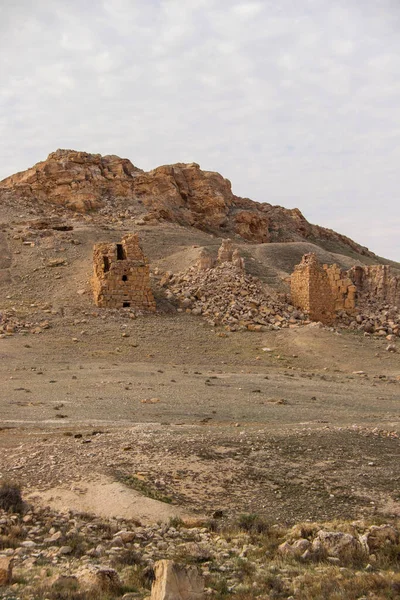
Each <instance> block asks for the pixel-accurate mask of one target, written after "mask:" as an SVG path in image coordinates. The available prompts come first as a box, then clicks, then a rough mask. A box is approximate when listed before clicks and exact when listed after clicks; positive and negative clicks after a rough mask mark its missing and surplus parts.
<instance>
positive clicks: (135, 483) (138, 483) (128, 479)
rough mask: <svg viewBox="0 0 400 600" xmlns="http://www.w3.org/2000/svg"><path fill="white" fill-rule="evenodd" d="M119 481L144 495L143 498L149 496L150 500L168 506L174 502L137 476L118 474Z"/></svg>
mask: <svg viewBox="0 0 400 600" xmlns="http://www.w3.org/2000/svg"><path fill="white" fill-rule="evenodd" d="M115 475H116V479H117V481H120V482H121V483H123V484H125V485H126V486H128V487H130V488H132V489H134V490H136V491H137V492H140V493H141V494H143V496H147V497H148V498H153V500H158V501H159V502H165V503H166V504H172V503H173V500H172V498H171V497H170V496H167V495H166V494H164V493H162V492H160V491H159V490H157V488H156V487H154V486H153V485H151V483H149V482H148V481H145V480H144V479H139V477H136V475H126V474H125V473H119V472H118V473H116V474H115Z"/></svg>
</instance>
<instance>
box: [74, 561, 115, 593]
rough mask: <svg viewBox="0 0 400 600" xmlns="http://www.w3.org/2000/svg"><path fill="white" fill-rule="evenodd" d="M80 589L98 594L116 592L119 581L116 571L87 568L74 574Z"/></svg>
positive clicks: (102, 568) (106, 568)
mask: <svg viewBox="0 0 400 600" xmlns="http://www.w3.org/2000/svg"><path fill="white" fill-rule="evenodd" d="M76 577H77V579H78V581H79V584H80V585H81V586H82V588H84V589H87V590H90V591H99V592H108V593H112V592H118V591H119V590H120V589H121V581H120V578H119V575H118V573H117V571H115V570H114V569H110V568H108V567H87V568H84V569H82V570H81V571H80V572H79V573H77V574H76Z"/></svg>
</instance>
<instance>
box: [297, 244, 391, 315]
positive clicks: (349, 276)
mask: <svg viewBox="0 0 400 600" xmlns="http://www.w3.org/2000/svg"><path fill="white" fill-rule="evenodd" d="M291 301H292V303H293V304H294V305H295V306H296V307H298V308H300V309H302V310H304V311H306V312H308V313H309V315H310V318H311V319H312V320H314V321H321V322H322V323H326V324H330V323H332V322H333V321H334V319H335V317H336V313H337V312H339V311H343V310H344V311H346V312H347V313H350V314H351V313H352V312H354V311H355V309H356V308H357V307H359V306H361V305H365V304H371V303H374V304H380V305H384V304H390V305H392V306H395V305H397V306H400V278H399V277H397V276H396V275H393V274H392V273H391V271H390V267H389V266H387V265H372V266H355V267H352V268H351V269H350V270H349V271H342V270H341V269H340V267H339V266H338V265H336V264H334V265H330V266H329V265H321V264H320V263H319V262H318V259H317V257H316V255H315V254H313V253H311V254H305V255H304V256H303V258H302V260H301V263H300V264H299V265H297V266H296V267H295V270H294V272H293V274H292V276H291Z"/></svg>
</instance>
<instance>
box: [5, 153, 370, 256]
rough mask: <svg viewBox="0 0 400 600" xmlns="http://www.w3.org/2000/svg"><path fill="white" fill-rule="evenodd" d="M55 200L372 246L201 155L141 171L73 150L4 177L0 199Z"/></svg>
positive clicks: (89, 208)
mask: <svg viewBox="0 0 400 600" xmlns="http://www.w3.org/2000/svg"><path fill="white" fill-rule="evenodd" d="M6 198H12V199H13V200H14V201H17V202H21V203H23V202H25V201H28V202H29V201H34V202H35V205H36V206H37V205H38V204H42V203H50V204H52V205H53V206H62V207H64V208H67V209H71V210H73V211H78V212H81V213H96V212H100V213H101V214H105V215H107V214H109V215H111V214H113V212H114V213H115V211H117V210H118V211H121V210H122V211H128V212H130V214H133V213H134V214H135V215H136V216H138V217H141V218H142V219H144V220H145V221H146V222H152V221H160V220H164V221H170V222H173V223H178V224H180V225H185V226H193V227H196V228H198V229H201V230H203V231H206V232H210V233H216V234H217V235H222V236H223V235H229V236H231V237H237V238H238V239H240V238H241V239H242V240H246V241H249V242H252V243H256V244H258V243H265V242H304V241H307V242H312V243H314V244H316V245H318V246H320V247H322V248H325V249H326V250H329V251H332V252H340V253H342V254H358V255H362V256H366V257H372V256H374V254H373V253H372V252H370V251H369V250H368V249H367V248H364V247H362V246H360V245H359V244H357V243H355V242H353V241H352V240H350V239H349V238H347V237H345V236H343V235H340V234H338V233H336V232H334V231H332V230H330V229H325V228H323V227H319V226H317V225H311V224H310V223H309V222H308V221H307V220H306V219H305V218H304V216H303V215H302V213H301V212H300V210H299V209H297V208H295V209H286V208H283V207H280V206H273V205H271V204H268V203H258V202H254V201H252V200H250V199H248V198H240V197H238V196H235V195H234V194H233V192H232V189H231V183H230V181H228V179H225V178H224V177H222V175H220V174H219V173H214V172H211V171H203V170H201V169H200V167H199V165H198V164H196V163H191V164H183V163H178V164H174V165H165V166H161V167H158V168H156V169H154V170H152V171H148V172H145V171H142V170H141V169H139V168H137V167H135V166H134V165H133V164H132V163H131V162H130V161H129V160H128V159H124V158H119V157H118V156H101V155H100V154H88V153H86V152H76V151H74V150H57V151H56V152H52V153H51V154H49V156H48V158H47V159H46V160H45V161H43V162H39V163H37V164H36V165H34V166H33V167H32V168H30V169H28V170H27V171H23V172H21V173H17V174H15V175H12V176H10V177H8V178H6V179H4V180H3V181H1V182H0V202H2V201H3V202H4V201H5V199H6Z"/></svg>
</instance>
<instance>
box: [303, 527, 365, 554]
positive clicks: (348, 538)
mask: <svg viewBox="0 0 400 600" xmlns="http://www.w3.org/2000/svg"><path fill="white" fill-rule="evenodd" d="M311 549H312V552H313V553H314V554H316V555H326V556H333V557H335V558H339V559H353V558H356V557H357V556H360V555H361V554H362V553H363V546H362V544H361V542H360V541H359V540H358V539H356V538H355V537H354V536H353V535H351V534H350V533H343V532H341V531H323V530H320V531H318V533H317V536H316V538H315V539H314V541H313V543H312V547H311Z"/></svg>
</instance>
